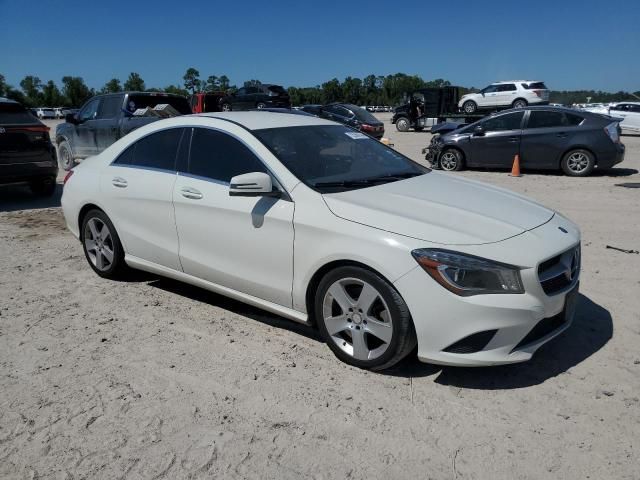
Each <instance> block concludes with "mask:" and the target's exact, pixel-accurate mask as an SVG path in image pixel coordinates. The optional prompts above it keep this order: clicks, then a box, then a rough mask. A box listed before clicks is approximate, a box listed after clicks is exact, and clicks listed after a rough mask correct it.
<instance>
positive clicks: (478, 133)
mask: <svg viewBox="0 0 640 480" xmlns="http://www.w3.org/2000/svg"><path fill="white" fill-rule="evenodd" d="M484 134H485V131H484V127H483V126H482V125H478V126H476V128H474V129H473V135H474V136H476V137H484Z"/></svg>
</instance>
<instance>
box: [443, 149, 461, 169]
mask: <svg viewBox="0 0 640 480" xmlns="http://www.w3.org/2000/svg"><path fill="white" fill-rule="evenodd" d="M457 166H458V157H457V156H456V154H455V153H453V152H444V153H443V154H442V156H441V157H440V168H442V169H443V170H446V171H448V172H451V171H453V170H455V169H456V167H457Z"/></svg>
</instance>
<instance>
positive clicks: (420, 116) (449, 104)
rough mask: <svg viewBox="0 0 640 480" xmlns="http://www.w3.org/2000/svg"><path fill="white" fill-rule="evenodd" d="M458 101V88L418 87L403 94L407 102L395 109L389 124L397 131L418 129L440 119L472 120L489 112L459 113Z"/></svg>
mask: <svg viewBox="0 0 640 480" xmlns="http://www.w3.org/2000/svg"><path fill="white" fill-rule="evenodd" d="M459 100H460V87H441V88H421V89H419V90H416V91H414V92H411V93H410V94H408V95H407V100H406V102H407V103H405V104H404V105H401V106H399V107H397V108H396V109H395V113H394V114H393V118H392V119H391V123H393V124H395V126H396V128H397V129H398V131H399V132H408V131H409V130H410V129H411V128H413V129H414V130H415V131H416V132H420V131H422V130H424V129H426V128H431V127H432V126H433V125H436V124H438V123H442V122H455V123H472V122H475V121H476V120H480V119H481V118H483V117H485V116H487V115H489V113H491V112H483V113H472V114H468V113H460V112H459V111H458V101H459Z"/></svg>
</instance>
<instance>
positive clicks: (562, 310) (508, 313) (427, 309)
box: [394, 217, 579, 366]
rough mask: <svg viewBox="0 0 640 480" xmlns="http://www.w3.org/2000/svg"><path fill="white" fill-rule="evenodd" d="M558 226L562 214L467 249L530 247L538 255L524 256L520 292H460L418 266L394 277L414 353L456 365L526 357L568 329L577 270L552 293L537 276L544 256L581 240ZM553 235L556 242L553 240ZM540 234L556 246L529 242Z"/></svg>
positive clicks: (530, 251) (506, 362)
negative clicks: (409, 324)
mask: <svg viewBox="0 0 640 480" xmlns="http://www.w3.org/2000/svg"><path fill="white" fill-rule="evenodd" d="M562 225H566V223H564V222H563V221H562V219H561V217H560V219H555V220H552V221H550V222H548V223H547V224H545V225H543V226H541V227H538V228H537V229H534V230H532V231H531V232H525V233H523V234H521V235H519V236H517V237H513V238H511V239H509V240H505V241H503V242H499V243H497V244H493V245H486V246H478V247H477V248H476V249H474V250H475V251H474V252H469V253H475V254H478V253H480V252H481V249H482V248H483V247H486V248H487V249H488V250H491V251H493V252H496V251H499V250H500V249H504V250H511V251H512V252H513V249H523V251H524V249H526V248H529V254H533V255H536V256H537V258H538V259H539V260H538V261H534V262H530V260H529V259H527V264H529V265H530V267H529V268H523V270H521V276H522V281H523V285H524V287H525V293H523V294H502V295H476V296H471V297H460V296H458V295H455V294H453V293H450V292H449V291H447V290H445V289H444V288H442V287H441V286H440V285H439V284H437V283H436V282H435V281H434V280H433V279H432V278H431V277H430V276H429V275H428V274H427V273H426V272H425V271H424V270H422V268H420V267H419V266H418V267H416V268H415V269H413V270H412V271H411V272H409V273H408V274H406V275H405V276H403V277H401V278H400V279H399V280H397V281H396V282H395V283H394V285H395V287H396V288H397V289H398V291H399V293H400V295H402V297H403V299H404V300H405V302H406V303H407V305H408V307H409V310H410V312H411V315H412V318H413V321H414V325H415V329H416V335H417V338H418V358H419V359H420V360H421V361H424V362H428V363H435V364H441V365H459V366H486V365H501V364H508V363H517V362H524V361H527V360H529V359H531V357H532V356H533V354H534V353H535V351H536V350H537V349H538V348H540V347H541V346H542V345H543V344H545V343H546V342H548V341H549V340H551V339H552V338H554V337H555V336H557V335H559V334H560V333H562V332H563V331H564V330H566V329H567V328H568V327H569V326H570V325H571V322H572V320H573V316H574V312H575V305H576V302H577V299H578V275H576V277H575V279H574V281H573V283H572V284H571V286H570V287H569V288H568V289H565V290H563V291H561V292H560V293H557V294H553V295H547V294H546V293H545V292H544V290H543V288H542V286H541V284H540V279H539V277H538V265H539V264H540V263H542V261H544V260H547V259H548V258H551V257H553V256H555V255H556V254H558V253H560V252H562V251H565V250H569V249H571V248H575V247H576V246H577V244H576V242H579V234H578V236H574V235H571V233H573V232H570V234H564V233H562V232H561V231H560V230H559V229H558V226H562ZM536 230H542V232H540V231H538V232H536ZM533 232H536V233H533ZM554 236H555V237H556V238H558V239H560V241H558V242H554ZM540 238H542V239H546V240H547V241H548V243H547V245H555V247H556V248H555V250H551V251H550V250H548V247H547V249H546V250H545V247H544V246H542V245H541V246H538V247H536V246H532V245H531V242H532V240H534V241H539V240H538V239H540ZM563 238H564V241H562V240H563ZM517 255H518V254H517V253H516V256H517ZM487 256H489V255H487ZM522 256H527V254H526V253H523V254H522ZM494 258H495V257H494ZM511 263H516V262H511Z"/></svg>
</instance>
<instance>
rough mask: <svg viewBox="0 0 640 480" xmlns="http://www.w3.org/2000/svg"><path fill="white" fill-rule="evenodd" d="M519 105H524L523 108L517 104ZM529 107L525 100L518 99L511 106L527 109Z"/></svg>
mask: <svg viewBox="0 0 640 480" xmlns="http://www.w3.org/2000/svg"><path fill="white" fill-rule="evenodd" d="M518 103H522V104H523V105H522V106H521V107H518V106H517V104H518ZM528 105H529V103H528V102H527V101H526V100H524V99H523V98H516V99H515V100H514V101H513V103H512V104H511V106H512V107H513V108H526V107H527V106H528Z"/></svg>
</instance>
